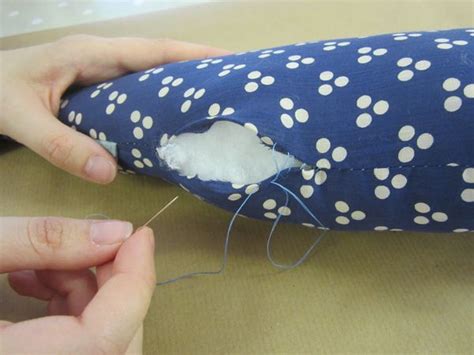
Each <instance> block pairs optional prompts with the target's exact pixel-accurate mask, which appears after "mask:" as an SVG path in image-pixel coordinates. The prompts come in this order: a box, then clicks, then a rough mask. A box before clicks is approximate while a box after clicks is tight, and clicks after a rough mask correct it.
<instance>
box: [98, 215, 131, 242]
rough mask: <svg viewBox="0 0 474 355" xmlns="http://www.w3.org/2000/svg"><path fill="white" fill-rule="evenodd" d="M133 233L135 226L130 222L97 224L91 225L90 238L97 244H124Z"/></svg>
mask: <svg viewBox="0 0 474 355" xmlns="http://www.w3.org/2000/svg"><path fill="white" fill-rule="evenodd" d="M132 232H133V225H132V224H131V223H130V222H121V221H105V222H95V223H93V224H92V225H91V229H90V238H91V240H92V242H94V243H95V244H98V245H109V244H115V243H120V242H123V241H124V240H125V239H127V238H128V237H130V236H131V235H132Z"/></svg>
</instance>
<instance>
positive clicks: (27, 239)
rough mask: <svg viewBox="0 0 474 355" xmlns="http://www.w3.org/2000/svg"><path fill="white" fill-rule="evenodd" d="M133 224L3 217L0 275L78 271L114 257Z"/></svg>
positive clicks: (0, 235)
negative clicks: (44, 270)
mask: <svg viewBox="0 0 474 355" xmlns="http://www.w3.org/2000/svg"><path fill="white" fill-rule="evenodd" d="M132 230H133V226H132V224H131V223H130V222H123V221H112V220H108V221H103V220H79V219H71V218H60V217H0V272H11V271H18V270H25V269H55V270H57V269H60V270H78V269H84V268H88V267H91V266H94V265H100V264H103V263H105V262H107V261H109V260H111V259H113V257H114V256H115V254H116V253H117V250H118V249H119V247H120V245H121V244H122V242H123V241H124V240H126V239H127V238H128V237H129V236H130V235H131V233H132Z"/></svg>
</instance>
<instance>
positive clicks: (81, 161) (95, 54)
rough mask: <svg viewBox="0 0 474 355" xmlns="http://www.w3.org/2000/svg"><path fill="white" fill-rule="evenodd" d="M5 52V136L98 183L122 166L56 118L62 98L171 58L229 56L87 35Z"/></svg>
mask: <svg viewBox="0 0 474 355" xmlns="http://www.w3.org/2000/svg"><path fill="white" fill-rule="evenodd" d="M0 53H1V54H0V60H1V65H0V74H1V75H0V78H1V79H0V80H1V87H2V90H0V97H1V100H0V134H4V135H7V136H10V137H11V138H13V139H15V140H16V141H18V142H20V143H22V144H24V145H26V146H27V147H29V148H30V149H32V150H33V151H35V152H36V153H38V154H39V155H41V156H42V157H43V158H45V159H47V160H48V161H50V162H51V163H52V164H54V165H56V166H58V167H59V168H61V169H64V170H66V171H68V172H70V173H72V174H74V175H77V176H79V177H81V178H84V179H87V180H90V181H94V182H97V183H109V182H111V181H112V180H113V179H114V178H115V175H116V172H117V165H116V163H115V161H114V159H113V158H112V157H111V156H110V155H109V154H108V152H107V151H106V150H105V149H103V148H102V147H101V146H100V145H99V144H97V143H96V142H94V140H93V139H91V138H89V137H88V136H86V135H83V134H81V133H79V132H76V131H74V130H73V129H71V128H69V127H67V126H66V125H63V124H62V123H61V122H59V121H58V120H57V119H56V117H55V116H56V115H57V113H58V110H59V101H60V98H61V96H62V95H63V93H64V92H65V91H66V89H67V88H68V87H69V86H70V85H72V84H79V85H89V84H92V83H96V82H100V81H105V80H108V79H111V78H114V77H117V76H120V75H122V74H125V73H127V72H132V71H140V70H144V69H147V68H151V67H154V66H156V65H160V64H165V63H169V62H175V61H181V60H187V59H198V58H203V57H210V56H219V55H226V54H229V52H227V51H224V50H220V49H215V48H211V47H206V46H200V45H196V44H191V43H186V42H179V41H173V40H153V39H144V38H114V39H112V38H101V37H94V36H87V35H76V36H71V37H65V38H63V39H60V40H59V41H57V42H53V43H48V44H44V45H39V46H35V47H29V48H21V49H16V50H10V51H2V52H0Z"/></svg>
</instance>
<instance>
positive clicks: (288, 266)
mask: <svg viewBox="0 0 474 355" xmlns="http://www.w3.org/2000/svg"><path fill="white" fill-rule="evenodd" d="M275 146H276V143H275V144H274V145H273V147H272V159H273V162H274V163H275V166H276V169H277V172H276V174H275V177H274V178H273V179H272V181H270V184H273V185H275V186H277V187H279V188H281V189H282V190H283V192H284V193H285V197H286V198H285V207H287V206H288V202H289V196H290V195H291V196H292V197H293V198H294V199H295V200H296V201H297V202H298V203H299V204H300V206H301V207H303V209H304V210H305V211H306V212H307V213H308V214H309V215H310V216H311V217H312V218H313V219H314V220H315V221H316V222H317V223H318V224H319V225H320V227H322V228H325V227H324V225H323V224H322V223H321V222H320V221H319V219H318V218H317V217H316V216H315V215H314V214H313V213H312V212H311V210H310V209H309V208H308V207H307V206H306V205H305V204H304V202H303V201H302V200H301V199H300V198H299V197H298V196H297V195H296V194H295V193H294V192H292V191H291V190H289V189H288V188H286V187H285V186H283V185H281V184H279V183H277V182H276V180H277V179H278V178H279V177H280V174H281V172H282V169H280V167H279V166H278V162H277V160H276V159H275ZM289 159H290V154H289V153H287V159H286V162H285V164H286V163H287V162H288V160H289ZM290 169H291V166H290V165H288V168H287V170H290ZM317 171H319V169H318V170H317ZM317 171H316V172H317ZM255 193H256V192H252V193H251V194H249V195H248V196H247V197H246V198H245V200H244V201H243V202H242V204H241V205H240V206H239V208H238V209H237V210H236V211H235V213H234V215H233V216H232V218H231V220H230V222H229V225H228V227H227V233H226V238H225V242H224V256H223V259H222V265H221V267H220V268H219V270H216V271H196V272H190V273H187V274H183V275H181V276H178V277H175V278H172V279H169V280H166V281H162V282H158V283H157V284H156V285H157V286H163V285H166V284H170V283H174V282H176V281H179V280H183V279H187V278H190V277H193V276H204V275H219V274H221V273H223V272H224V270H225V267H226V265H227V258H228V255H229V242H230V235H231V232H232V227H233V226H234V222H235V219H236V218H237V216H238V215H239V213H240V211H241V210H242V209H243V208H244V206H245V205H246V204H247V202H248V201H249V199H250V197H251V196H252V195H253V194H255ZM281 216H282V214H281V212H278V217H277V218H276V219H275V221H274V222H273V224H272V229H271V230H270V234H269V235H268V238H267V258H268V260H269V261H270V262H271V263H272V265H273V266H274V267H276V268H279V269H285V270H289V269H293V268H295V267H298V266H299V265H301V264H302V263H303V262H305V261H306V259H308V257H309V255H310V254H311V253H312V251H313V250H314V248H315V247H316V246H317V245H318V244H319V242H320V241H321V240H322V238H323V236H324V235H325V234H326V231H327V229H325V230H324V231H323V232H322V233H321V235H320V236H319V237H318V238H317V239H316V240H315V242H314V243H313V244H311V245H310V247H309V248H308V249H307V250H306V252H305V253H304V254H303V256H301V257H300V258H299V259H298V260H296V261H295V262H294V263H292V264H286V265H285V264H280V263H277V262H276V261H275V260H274V259H273V256H272V252H271V242H272V240H273V233H274V231H275V229H276V227H277V225H278V223H279V221H280V219H281Z"/></svg>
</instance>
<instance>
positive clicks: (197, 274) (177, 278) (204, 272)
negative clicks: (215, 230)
mask: <svg viewBox="0 0 474 355" xmlns="http://www.w3.org/2000/svg"><path fill="white" fill-rule="evenodd" d="M254 193H255V192H252V193H251V194H249V195H248V196H247V197H246V199H245V200H244V202H242V204H241V205H240V207H239V208H238V209H237V210H236V211H235V213H234V215H233V216H232V219H231V220H230V223H229V226H228V227H227V234H226V237H225V242H224V257H223V259H222V265H221V267H220V268H219V270H216V271H196V272H190V273H187V274H184V275H181V276H178V277H175V278H172V279H169V280H166V281H162V282H158V283H157V284H156V285H157V286H163V285H166V284H170V283H173V282H176V281H179V280H182V279H187V278H190V277H193V276H202V275H219V274H221V273H223V272H224V269H225V267H226V265H227V257H228V254H229V253H228V251H229V241H230V233H231V231H232V227H233V225H234V222H235V219H236V218H237V216H238V215H239V212H240V211H241V210H242V208H244V206H245V204H246V203H247V201H248V200H249V199H250V197H251V196H252V195H253V194H254Z"/></svg>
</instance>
